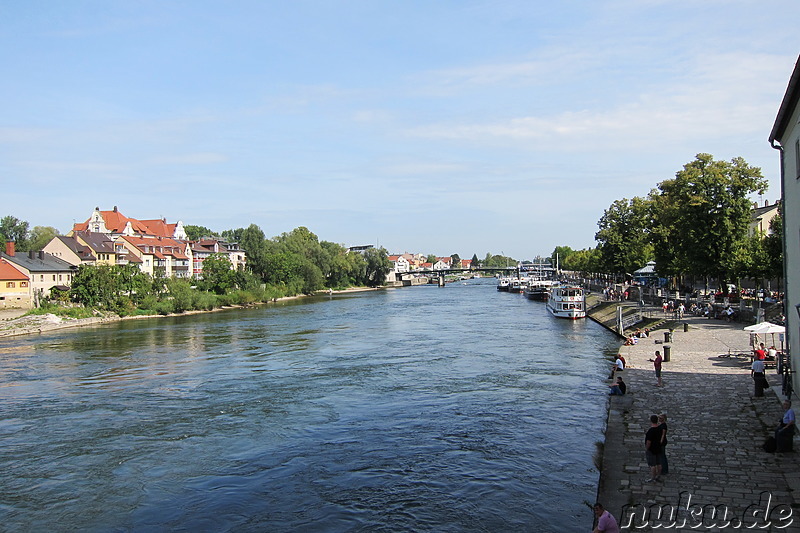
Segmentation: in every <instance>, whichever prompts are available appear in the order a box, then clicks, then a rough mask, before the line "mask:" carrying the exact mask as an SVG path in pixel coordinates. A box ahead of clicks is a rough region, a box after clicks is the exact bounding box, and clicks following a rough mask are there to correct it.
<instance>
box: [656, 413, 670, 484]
mask: <svg viewBox="0 0 800 533" xmlns="http://www.w3.org/2000/svg"><path fill="white" fill-rule="evenodd" d="M658 429H660V430H661V474H662V475H665V476H666V475H667V474H669V463H668V462H667V415H666V413H661V414H660V415H658Z"/></svg>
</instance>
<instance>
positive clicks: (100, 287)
mask: <svg viewBox="0 0 800 533" xmlns="http://www.w3.org/2000/svg"><path fill="white" fill-rule="evenodd" d="M186 231H187V236H188V237H189V238H190V240H198V239H200V238H203V237H208V238H216V239H223V240H226V241H229V242H235V243H239V245H240V246H241V247H242V249H243V250H244V251H245V253H246V257H247V262H246V264H247V266H246V267H245V268H243V269H239V270H236V269H234V268H233V267H232V265H231V262H230V260H229V259H228V256H227V255H226V254H212V255H211V256H210V257H208V258H206V259H205V260H204V262H203V276H202V279H192V278H167V277H165V276H163V275H160V274H156V275H155V276H150V275H149V274H146V273H144V272H142V271H141V270H140V269H139V268H138V267H137V266H135V265H130V264H128V265H113V266H111V265H80V266H79V267H78V269H77V272H76V274H75V276H74V277H73V280H72V283H71V286H70V290H69V291H67V292H59V291H58V290H56V291H54V294H53V300H61V301H69V300H71V301H73V302H76V303H79V304H83V305H85V306H87V307H90V308H94V309H102V310H108V311H113V312H116V313H118V314H120V315H123V316H124V315H130V314H140V313H141V314H144V313H151V312H153V313H161V314H167V313H173V312H183V311H188V310H195V309H198V310H200V309H206V310H207V309H213V308H216V307H221V306H225V305H231V304H249V303H254V302H268V301H272V300H275V299H277V298H281V297H284V296H294V295H298V294H313V293H314V292H316V291H319V290H322V289H344V288H347V287H353V286H367V287H377V286H380V285H383V284H384V282H385V280H386V276H387V274H388V273H389V271H390V270H391V268H392V265H391V262H390V261H389V259H388V253H387V251H386V249H384V248H369V249H367V250H364V251H363V252H360V253H357V252H349V251H348V249H347V248H346V247H345V246H343V245H340V244H336V243H332V242H327V241H320V240H319V239H318V237H317V236H316V235H315V234H314V233H312V232H311V231H309V230H308V229H307V228H305V227H299V228H296V229H294V230H292V231H290V232H288V233H283V234H281V235H279V236H277V237H274V238H272V239H267V238H266V237H265V235H264V232H263V231H262V230H261V229H260V228H259V227H258V226H257V225H255V224H251V225H250V226H248V227H247V228H239V229H233V230H226V231H223V232H221V233H216V232H214V231H211V230H209V229H208V228H205V227H202V226H192V225H188V226H186ZM57 235H59V233H58V231H57V230H55V228H45V227H41V226H36V227H34V228H33V230H29V224H28V223H27V222H26V221H22V220H20V219H17V218H16V217H13V216H10V215H9V216H5V217H3V218H2V219H0V237H2V238H3V240H4V242H5V241H7V240H14V241H15V247H16V249H17V250H19V251H27V250H41V249H42V247H44V246H45V245H46V244H47V243H48V242H49V241H50V240H51V239H52V238H53V237H55V236H57ZM45 307H47V306H45Z"/></svg>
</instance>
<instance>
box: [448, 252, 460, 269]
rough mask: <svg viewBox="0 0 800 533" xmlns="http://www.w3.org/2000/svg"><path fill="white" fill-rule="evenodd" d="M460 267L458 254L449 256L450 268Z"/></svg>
mask: <svg viewBox="0 0 800 533" xmlns="http://www.w3.org/2000/svg"><path fill="white" fill-rule="evenodd" d="M460 266H461V257H460V256H459V255H458V254H453V255H451V256H450V267H451V268H460Z"/></svg>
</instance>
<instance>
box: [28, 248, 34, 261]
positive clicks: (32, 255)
mask: <svg viewBox="0 0 800 533" xmlns="http://www.w3.org/2000/svg"><path fill="white" fill-rule="evenodd" d="M28 259H36V252H34V251H33V250H28Z"/></svg>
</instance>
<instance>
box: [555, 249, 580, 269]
mask: <svg viewBox="0 0 800 533" xmlns="http://www.w3.org/2000/svg"><path fill="white" fill-rule="evenodd" d="M574 253H575V250H573V249H572V248H570V247H569V246H556V247H555V248H554V249H553V253H552V254H551V255H550V263H551V264H552V265H553V268H555V267H556V266H558V267H559V268H562V267H564V265H565V264H566V261H568V260H569V256H570V255H572V254H574ZM564 268H566V267H564Z"/></svg>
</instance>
